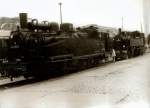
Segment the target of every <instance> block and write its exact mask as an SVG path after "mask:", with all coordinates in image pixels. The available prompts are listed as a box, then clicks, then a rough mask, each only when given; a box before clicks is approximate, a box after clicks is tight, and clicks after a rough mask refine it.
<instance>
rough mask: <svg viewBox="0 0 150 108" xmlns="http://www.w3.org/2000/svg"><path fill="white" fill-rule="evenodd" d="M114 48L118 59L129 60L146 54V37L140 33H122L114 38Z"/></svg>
mask: <svg viewBox="0 0 150 108" xmlns="http://www.w3.org/2000/svg"><path fill="white" fill-rule="evenodd" d="M113 48H114V49H115V51H116V59H127V58H132V57H135V56H138V55H143V54H144V52H145V36H144V33H140V32H139V31H132V32H131V31H121V29H119V33H118V34H117V35H116V36H115V37H114V41H113Z"/></svg>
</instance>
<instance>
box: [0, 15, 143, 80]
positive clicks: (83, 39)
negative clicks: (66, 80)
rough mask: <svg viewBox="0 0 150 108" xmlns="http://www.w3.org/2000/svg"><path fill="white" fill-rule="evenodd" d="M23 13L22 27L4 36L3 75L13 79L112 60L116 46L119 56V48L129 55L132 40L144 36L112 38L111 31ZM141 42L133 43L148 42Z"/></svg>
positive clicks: (0, 47) (1, 46) (0, 70)
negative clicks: (29, 20) (31, 16)
mask: <svg viewBox="0 0 150 108" xmlns="http://www.w3.org/2000/svg"><path fill="white" fill-rule="evenodd" d="M19 16H20V26H18V27H17V29H16V30H15V31H12V32H11V35H10V36H9V38H2V39H0V75H1V77H3V78H5V77H9V78H11V80H12V79H13V78H14V77H19V76H24V77H25V78H28V77H30V76H31V77H35V78H38V79H39V78H44V77H47V76H50V75H56V74H64V73H67V72H70V70H80V69H84V68H89V67H92V66H95V65H97V64H99V63H101V62H103V61H108V60H109V58H110V57H111V55H112V49H115V50H116V57H118V55H119V54H118V52H117V51H118V50H119V51H120V52H123V53H124V52H125V50H126V51H127V54H128V52H129V49H132V47H129V46H130V45H131V43H132V42H131V41H129V40H132V41H134V42H133V43H136V41H139V39H143V38H144V36H143V35H142V36H141V35H139V36H138V38H137V37H136V36H137V35H136V33H135V35H133V37H134V38H131V36H128V37H130V39H129V38H126V39H124V36H122V35H121V33H120V34H118V35H116V36H115V37H113V38H112V37H110V36H109V33H107V32H100V31H99V30H98V28H97V27H94V26H89V27H85V28H80V27H79V28H77V29H76V30H75V28H74V27H73V24H71V23H63V24H61V25H59V24H58V23H56V22H51V23H49V22H48V21H43V22H41V23H39V22H38V20H37V19H33V20H32V21H31V22H28V21H27V20H28V17H27V13H20V15H19ZM131 34H132V33H131ZM137 34H140V33H137ZM125 37H127V36H125ZM118 39H120V41H118ZM141 41H142V42H143V43H142V44H141ZM119 43H121V44H122V45H120V44H119ZM127 43H128V44H127ZM129 43H130V44H129ZM118 44H119V46H120V47H121V48H118ZM139 45H140V46H139ZM139 45H138V44H137V45H132V46H133V47H136V48H137V47H138V48H141V49H142V48H143V45H144V41H143V40H140V42H139ZM124 46H125V47H124ZM126 47H127V48H126ZM136 48H135V49H136ZM138 48H137V49H138ZM120 54H121V53H120Z"/></svg>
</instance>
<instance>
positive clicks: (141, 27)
mask: <svg viewBox="0 0 150 108" xmlns="http://www.w3.org/2000/svg"><path fill="white" fill-rule="evenodd" d="M141 32H143V27H142V23H141Z"/></svg>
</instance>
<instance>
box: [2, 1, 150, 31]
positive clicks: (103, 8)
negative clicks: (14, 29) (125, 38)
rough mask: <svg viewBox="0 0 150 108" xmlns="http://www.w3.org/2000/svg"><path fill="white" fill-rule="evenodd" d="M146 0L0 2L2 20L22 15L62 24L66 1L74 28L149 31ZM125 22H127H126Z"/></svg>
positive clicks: (67, 15) (66, 12)
mask: <svg viewBox="0 0 150 108" xmlns="http://www.w3.org/2000/svg"><path fill="white" fill-rule="evenodd" d="M143 1H145V0H0V3H1V6H0V17H2V16H7V17H15V16H18V14H19V13H21V12H26V13H28V16H29V17H30V18H37V19H39V20H40V21H42V20H48V21H56V22H60V19H59V17H60V14H59V5H58V3H59V2H62V14H63V22H71V23H73V24H74V25H87V24H98V25H102V26H109V27H117V28H118V27H121V26H122V22H123V28H124V29H125V30H141V28H142V29H143V30H145V26H144V24H145V23H146V22H145V20H144V18H143V16H144V15H145V17H146V14H144V15H143V13H144V12H146V9H145V10H144V9H143V8H144V7H145V6H146V4H144V3H145V2H143ZM147 1H150V0H147ZM122 19H123V20H122ZM141 25H142V27H141Z"/></svg>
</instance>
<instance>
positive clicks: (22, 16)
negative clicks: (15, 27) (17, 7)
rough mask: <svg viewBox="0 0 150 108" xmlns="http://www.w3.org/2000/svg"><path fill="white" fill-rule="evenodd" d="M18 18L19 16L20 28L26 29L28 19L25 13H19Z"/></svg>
mask: <svg viewBox="0 0 150 108" xmlns="http://www.w3.org/2000/svg"><path fill="white" fill-rule="evenodd" d="M19 18H20V27H21V29H26V28H27V19H28V17H27V13H20V14H19Z"/></svg>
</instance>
